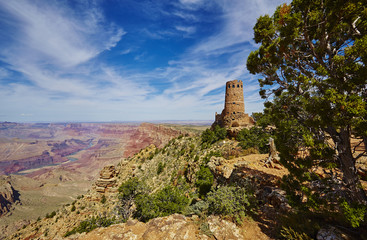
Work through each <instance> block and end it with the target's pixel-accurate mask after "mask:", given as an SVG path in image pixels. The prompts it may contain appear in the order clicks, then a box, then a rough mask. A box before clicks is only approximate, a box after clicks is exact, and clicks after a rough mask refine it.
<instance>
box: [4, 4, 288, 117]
mask: <svg viewBox="0 0 367 240" xmlns="http://www.w3.org/2000/svg"><path fill="white" fill-rule="evenodd" d="M283 2H285V1H284V0H256V1H253V0H119V1H118V0H105V1H102V0H101V1H98V0H96V1H92V0H91V1H89V0H79V1H61V0H39V1H37V0H29V1H25V0H12V1H10V0H0V121H16V122H30V121H42V122H45V121H48V122H61V121H88V122H91V121H107V122H108V121H149V120H214V113H215V112H221V111H222V109H223V105H224V85H225V82H226V81H229V80H233V79H240V80H242V81H243V82H244V95H245V110H246V112H247V113H250V114H251V113H252V112H258V111H261V110H262V108H263V102H262V100H261V99H260V97H259V94H258V88H259V87H258V83H257V79H258V78H259V76H252V75H250V74H249V73H248V71H247V70H246V59H247V56H248V54H249V53H250V52H251V51H252V50H254V49H256V47H257V46H256V44H255V43H254V41H253V26H254V24H255V22H256V19H257V18H258V17H259V16H260V15H264V14H272V13H273V12H274V10H275V8H276V6H278V5H280V4H282V3H283ZM288 2H289V1H288Z"/></svg>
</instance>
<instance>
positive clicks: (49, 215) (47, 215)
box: [46, 211, 56, 218]
mask: <svg viewBox="0 0 367 240" xmlns="http://www.w3.org/2000/svg"><path fill="white" fill-rule="evenodd" d="M54 216H56V212H55V211H52V213H50V214H48V213H47V214H46V218H53V217H54Z"/></svg>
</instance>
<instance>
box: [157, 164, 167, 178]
mask: <svg viewBox="0 0 367 240" xmlns="http://www.w3.org/2000/svg"><path fill="white" fill-rule="evenodd" d="M165 166H166V164H163V163H162V162H159V163H158V168H157V175H159V174H161V173H162V172H163V169H164V167H165Z"/></svg>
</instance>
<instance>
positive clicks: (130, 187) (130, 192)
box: [118, 178, 147, 199]
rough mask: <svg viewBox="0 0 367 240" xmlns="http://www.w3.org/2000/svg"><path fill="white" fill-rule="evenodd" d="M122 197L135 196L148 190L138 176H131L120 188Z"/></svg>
mask: <svg viewBox="0 0 367 240" xmlns="http://www.w3.org/2000/svg"><path fill="white" fill-rule="evenodd" d="M118 191H119V193H120V196H119V197H120V198H121V199H127V198H134V197H135V196H137V195H139V194H142V193H144V192H146V191H147V189H146V186H145V184H144V183H142V182H140V181H139V180H138V179H137V178H130V179H129V180H127V181H126V182H124V183H122V184H121V186H120V187H119V189H118Z"/></svg>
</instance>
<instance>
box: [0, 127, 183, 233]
mask: <svg viewBox="0 0 367 240" xmlns="http://www.w3.org/2000/svg"><path fill="white" fill-rule="evenodd" d="M179 134H181V131H180V130H175V129H172V128H170V127H164V126H160V125H154V124H149V123H143V124H140V125H138V124H117V123H116V124H113V123H111V124H92V123H90V124H89V123H87V124H66V125H62V124H61V125H56V126H54V125H52V126H51V125H50V124H42V125H32V124H30V125H28V124H16V123H14V124H12V123H7V124H4V123H2V125H0V168H1V169H3V170H4V169H12V171H17V170H23V171H22V174H24V175H11V176H7V177H4V178H6V179H7V180H6V181H3V182H0V207H1V212H0V216H1V219H0V239H2V238H3V237H5V236H6V235H9V234H11V233H12V232H14V231H15V230H17V229H19V228H22V227H23V226H24V225H28V224H29V223H31V222H33V221H35V220H36V219H37V218H38V217H40V218H42V217H44V216H45V215H46V214H47V213H49V212H52V211H54V210H57V209H58V208H59V207H60V206H62V205H65V204H68V203H69V204H70V203H71V202H72V201H74V200H75V199H76V198H77V196H79V195H83V194H85V193H86V192H87V190H88V189H90V188H91V186H92V184H93V183H94V182H95V180H96V179H97V178H98V174H99V171H100V169H101V168H103V167H104V166H105V165H108V164H117V163H119V162H120V161H121V159H123V158H125V157H129V156H132V155H134V154H135V153H137V152H139V150H140V149H141V148H145V147H146V146H148V145H150V144H155V145H157V146H162V145H164V144H166V143H167V142H168V141H169V140H170V139H172V138H173V137H176V136H178V135H179ZM15 136H19V138H14V137H15ZM34 138H36V139H34ZM65 138H66V139H65ZM78 139H80V140H78ZM88 139H93V140H92V142H90V141H89V140H88ZM85 143H86V144H85ZM88 145H89V146H88ZM45 151H46V152H47V155H48V158H50V159H51V160H52V162H53V163H55V162H56V161H54V160H55V159H56V156H59V157H60V158H62V159H63V160H62V161H60V162H61V164H58V165H52V166H44V165H47V164H49V162H42V161H41V159H45V158H42V157H41V156H42V154H45V153H44V152H45ZM75 151H76V153H74V154H72V155H69V156H68V154H70V153H73V152H75ZM27 156H28V157H27ZM32 156H33V157H32ZM67 157H72V158H73V159H78V160H77V161H69V160H68V158H67ZM6 162H8V163H6ZM19 163H22V164H19ZM23 163H27V164H23ZM36 163H37V164H36ZM1 164H3V165H1ZM4 164H8V165H7V166H6V167H5V165H4ZM1 166H3V167H4V168H3V167H1ZM28 167H31V168H32V169H28V170H27V168H28ZM34 167H36V168H34ZM10 190H12V191H13V190H14V193H16V194H13V193H11V191H10ZM13 196H16V198H14V197H13Z"/></svg>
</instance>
